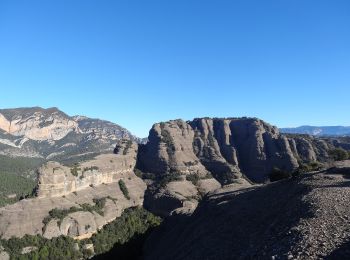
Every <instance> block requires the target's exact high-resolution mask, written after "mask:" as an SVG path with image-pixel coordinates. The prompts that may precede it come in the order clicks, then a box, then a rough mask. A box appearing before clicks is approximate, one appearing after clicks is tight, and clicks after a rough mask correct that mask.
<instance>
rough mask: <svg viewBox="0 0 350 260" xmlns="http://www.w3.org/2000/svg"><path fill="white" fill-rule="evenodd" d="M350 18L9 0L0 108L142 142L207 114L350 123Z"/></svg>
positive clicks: (286, 2) (316, 6) (2, 34)
mask: <svg viewBox="0 0 350 260" xmlns="http://www.w3.org/2000/svg"><path fill="white" fill-rule="evenodd" d="M349 13H350V1H348V0H343V1H342V0H337V1H330V0H328V1H323V0H317V1H316V0H314V1H311V0H266V1H261V0H255V1H252V0H241V1H239V0H237V1H236V0H230V1H220V0H218V1H213V0H212V1H207V0H198V1H194V0H167V1H164V0H158V1H152V0H150V1H145V0H139V1H132V0H130V1H129V0H128V1H127V0H123V1H117V0H113V1H108V0H103V1H97V0H95V1H91V0H81V1H80V0H74V1H72V0H56V1H55V0H52V1H47V0H41V1H38V0H31V1H25V0H22V1H18V0H0V107H2V108H9V107H23V106H42V107H52V106H57V107H59V108H60V109H61V110H63V111H65V112H66V113H68V114H70V115H75V114H83V115H87V116H91V117H98V118H102V119H107V120H110V121H113V122H116V123H118V124H120V125H122V126H124V127H126V128H128V129H129V130H131V131H132V132H133V133H134V134H136V135H138V136H141V137H144V136H147V134H148V130H149V129H150V127H151V126H152V124H153V123H154V122H159V121H165V120H169V119H175V118H183V119H186V120H187V119H192V118H194V117H202V116H212V117H214V116H215V117H228V116H254V117H259V118H262V119H264V120H266V121H268V122H270V123H272V124H274V125H277V126H280V127H285V126H298V125H304V124H311V125H350V120H349V111H350V102H349V97H350V16H349Z"/></svg>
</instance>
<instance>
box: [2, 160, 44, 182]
mask: <svg viewBox="0 0 350 260" xmlns="http://www.w3.org/2000/svg"><path fill="white" fill-rule="evenodd" d="M43 163H44V160H43V159H41V158H27V157H8V156H4V155H0V173H9V174H14V175H19V176H25V177H27V175H30V177H32V178H33V179H34V178H35V177H36V169H37V168H39V167H40V165H42V164H43Z"/></svg>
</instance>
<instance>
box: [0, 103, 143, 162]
mask: <svg viewBox="0 0 350 260" xmlns="http://www.w3.org/2000/svg"><path fill="white" fill-rule="evenodd" d="M119 139H130V140H133V141H140V139H138V138H136V137H135V136H133V135H132V134H131V133H130V132H129V131H127V130H126V129H125V128H122V127H121V126H119V125H117V124H113V123H111V122H108V121H103V120H100V119H91V118H87V117H84V116H74V117H71V116H68V115H67V114H65V113H63V112H62V111H60V110H59V109H57V108H48V109H43V108H40V107H33V108H16V109H2V110H0V153H1V154H2V155H6V156H12V157H13V156H16V157H18V156H22V157H34V158H42V159H45V160H58V161H67V162H68V161H69V159H71V160H74V159H75V157H78V159H76V160H77V161H78V160H79V157H81V158H80V159H82V158H83V157H84V156H85V157H87V156H89V155H90V157H89V158H92V157H93V156H96V155H97V154H101V153H104V152H110V151H113V149H114V147H115V144H116V141H117V140H119Z"/></svg>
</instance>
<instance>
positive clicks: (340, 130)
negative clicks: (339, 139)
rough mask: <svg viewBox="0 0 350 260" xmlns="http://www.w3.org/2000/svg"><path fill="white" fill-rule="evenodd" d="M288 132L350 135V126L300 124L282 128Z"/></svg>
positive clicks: (316, 134)
mask: <svg viewBox="0 0 350 260" xmlns="http://www.w3.org/2000/svg"><path fill="white" fill-rule="evenodd" d="M280 131H281V132H282V133H286V134H308V135H314V136H350V126H308V125H306V126H299V127H294V128H280Z"/></svg>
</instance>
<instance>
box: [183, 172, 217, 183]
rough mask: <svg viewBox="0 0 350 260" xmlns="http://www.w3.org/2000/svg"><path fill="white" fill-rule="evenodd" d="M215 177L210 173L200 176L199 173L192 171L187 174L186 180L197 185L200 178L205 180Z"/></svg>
mask: <svg viewBox="0 0 350 260" xmlns="http://www.w3.org/2000/svg"><path fill="white" fill-rule="evenodd" d="M210 178H213V176H212V175H211V174H210V173H207V174H206V175H205V176H199V175H198V174H195V173H192V174H189V175H187V176H186V180H187V181H190V182H192V183H193V185H197V184H198V181H199V180H205V179H210Z"/></svg>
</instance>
